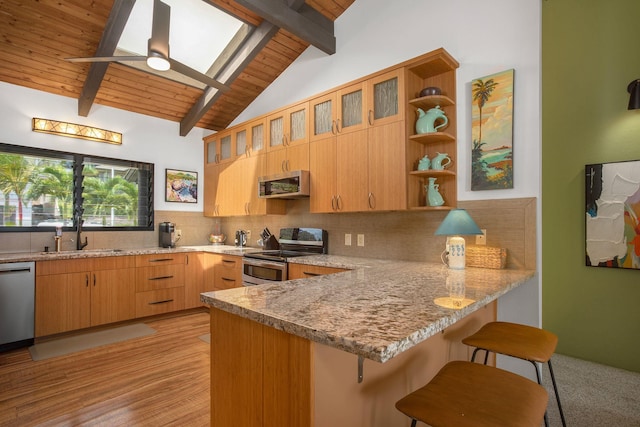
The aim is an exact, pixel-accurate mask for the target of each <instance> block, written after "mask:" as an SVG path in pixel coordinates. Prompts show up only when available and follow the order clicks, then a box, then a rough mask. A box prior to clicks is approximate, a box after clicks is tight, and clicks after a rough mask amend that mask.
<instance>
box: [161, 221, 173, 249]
mask: <svg viewBox="0 0 640 427" xmlns="http://www.w3.org/2000/svg"><path fill="white" fill-rule="evenodd" d="M158 230H159V231H158V234H159V242H158V243H159V246H160V247H161V248H175V247H176V225H175V224H174V223H173V222H161V223H160V225H159V227H158Z"/></svg>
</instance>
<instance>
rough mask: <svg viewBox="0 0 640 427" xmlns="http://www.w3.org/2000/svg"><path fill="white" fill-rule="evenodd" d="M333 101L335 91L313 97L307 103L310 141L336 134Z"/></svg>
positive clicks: (334, 100) (334, 99)
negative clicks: (309, 118) (309, 112)
mask: <svg viewBox="0 0 640 427" xmlns="http://www.w3.org/2000/svg"><path fill="white" fill-rule="evenodd" d="M335 103H336V94H335V92H334V93H330V94H327V95H324V96H321V97H319V98H316V99H313V100H312V101H311V102H310V103H309V110H310V111H311V120H310V122H311V135H309V140H310V141H316V140H319V139H323V138H326V137H329V136H332V135H335V134H336V132H337V129H336V116H337V114H336V108H335V107H336V106H335Z"/></svg>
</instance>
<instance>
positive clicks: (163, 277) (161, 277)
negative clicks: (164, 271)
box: [149, 276, 173, 280]
mask: <svg viewBox="0 0 640 427" xmlns="http://www.w3.org/2000/svg"><path fill="white" fill-rule="evenodd" d="M164 279H173V276H158V277H149V280H164Z"/></svg>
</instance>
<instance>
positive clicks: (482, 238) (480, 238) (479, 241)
mask: <svg viewBox="0 0 640 427" xmlns="http://www.w3.org/2000/svg"><path fill="white" fill-rule="evenodd" d="M480 231H482V234H478V235H476V245H486V244H487V230H486V229H484V228H481V229H480Z"/></svg>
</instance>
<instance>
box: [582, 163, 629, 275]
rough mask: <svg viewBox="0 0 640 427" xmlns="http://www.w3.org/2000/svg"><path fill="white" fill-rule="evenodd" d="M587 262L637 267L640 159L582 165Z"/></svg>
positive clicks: (604, 265) (597, 265)
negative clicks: (583, 171) (584, 184)
mask: <svg viewBox="0 0 640 427" xmlns="http://www.w3.org/2000/svg"><path fill="white" fill-rule="evenodd" d="M585 178H586V179H585V181H586V196H585V199H586V211H585V214H586V215H585V216H586V226H585V234H586V265H587V266H594V267H611V268H630V269H636V270H637V269H640V222H639V218H640V160H634V161H623V162H613V163H599V164H592V165H586V166H585Z"/></svg>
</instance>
